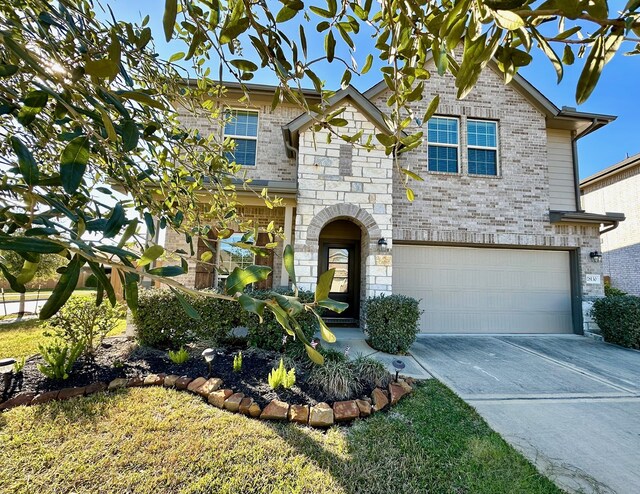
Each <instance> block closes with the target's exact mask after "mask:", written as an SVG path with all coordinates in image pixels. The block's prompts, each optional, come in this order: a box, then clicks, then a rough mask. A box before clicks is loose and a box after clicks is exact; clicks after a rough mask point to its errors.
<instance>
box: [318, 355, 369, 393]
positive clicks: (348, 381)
mask: <svg viewBox="0 0 640 494" xmlns="http://www.w3.org/2000/svg"><path fill="white" fill-rule="evenodd" d="M309 383H310V384H311V385H313V386H315V387H316V388H318V389H319V390H320V391H321V392H322V393H323V394H324V395H326V397H327V398H328V399H329V400H346V399H347V398H351V397H352V396H355V395H356V394H357V393H359V392H360V391H361V389H362V387H361V385H360V383H359V382H358V380H357V379H356V376H355V373H354V372H353V369H352V368H351V365H350V363H349V362H347V361H346V360H325V362H324V365H316V366H314V367H313V369H311V372H310V374H309Z"/></svg>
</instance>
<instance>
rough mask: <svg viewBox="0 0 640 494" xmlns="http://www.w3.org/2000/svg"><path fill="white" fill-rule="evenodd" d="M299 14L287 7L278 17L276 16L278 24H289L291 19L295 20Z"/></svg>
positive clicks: (281, 10) (282, 9)
mask: <svg viewBox="0 0 640 494" xmlns="http://www.w3.org/2000/svg"><path fill="white" fill-rule="evenodd" d="M297 13H298V12H297V11H295V10H293V9H290V8H289V7H287V6H286V5H285V6H284V7H282V8H281V9H280V12H278V15H276V22H287V21H288V20H290V19H293V18H294V17H295V16H296V14H297Z"/></svg>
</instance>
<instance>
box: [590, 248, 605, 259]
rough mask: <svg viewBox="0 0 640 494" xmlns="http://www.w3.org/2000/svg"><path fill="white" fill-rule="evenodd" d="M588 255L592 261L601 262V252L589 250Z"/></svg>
mask: <svg viewBox="0 0 640 494" xmlns="http://www.w3.org/2000/svg"><path fill="white" fill-rule="evenodd" d="M589 257H590V258H591V260H592V261H593V262H602V254H600V252H598V251H597V250H594V251H593V252H589Z"/></svg>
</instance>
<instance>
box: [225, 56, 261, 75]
mask: <svg viewBox="0 0 640 494" xmlns="http://www.w3.org/2000/svg"><path fill="white" fill-rule="evenodd" d="M229 63H230V64H231V65H233V66H234V67H235V68H236V69H239V70H242V71H249V72H255V71H256V70H258V66H257V65H256V64H255V63H253V62H251V61H250V60H244V59H241V58H239V59H236V60H231V61H230V62H229Z"/></svg>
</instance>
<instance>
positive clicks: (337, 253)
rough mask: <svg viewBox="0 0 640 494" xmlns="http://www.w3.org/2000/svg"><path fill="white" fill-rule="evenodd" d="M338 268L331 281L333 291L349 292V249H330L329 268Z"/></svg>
mask: <svg viewBox="0 0 640 494" xmlns="http://www.w3.org/2000/svg"><path fill="white" fill-rule="evenodd" d="M334 268H335V270H336V272H335V274H334V275H333V283H331V292H332V293H347V291H348V289H349V251H348V250H347V249H329V262H328V269H334Z"/></svg>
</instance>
